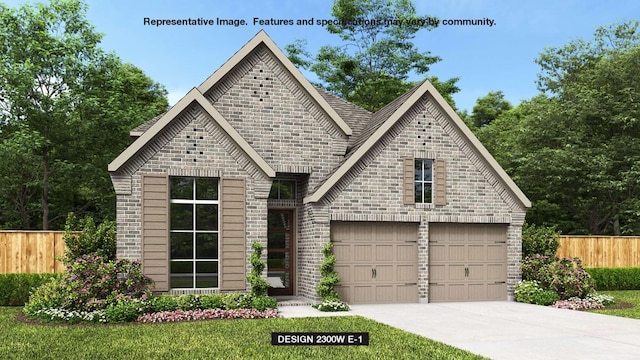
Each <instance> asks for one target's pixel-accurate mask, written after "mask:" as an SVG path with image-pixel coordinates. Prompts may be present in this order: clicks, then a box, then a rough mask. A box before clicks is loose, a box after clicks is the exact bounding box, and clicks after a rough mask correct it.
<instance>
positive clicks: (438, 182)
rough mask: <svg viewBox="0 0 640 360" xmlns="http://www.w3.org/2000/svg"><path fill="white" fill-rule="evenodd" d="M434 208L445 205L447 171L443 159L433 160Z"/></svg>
mask: <svg viewBox="0 0 640 360" xmlns="http://www.w3.org/2000/svg"><path fill="white" fill-rule="evenodd" d="M433 203H434V204H435V205H436V206H444V205H446V204H447V169H446V165H445V161H444V159H436V160H435V199H434V201H433Z"/></svg>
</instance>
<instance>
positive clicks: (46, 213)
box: [40, 153, 51, 230]
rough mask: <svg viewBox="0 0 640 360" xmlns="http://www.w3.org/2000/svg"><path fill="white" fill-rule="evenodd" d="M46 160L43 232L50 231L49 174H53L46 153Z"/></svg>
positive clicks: (42, 199)
mask: <svg viewBox="0 0 640 360" xmlns="http://www.w3.org/2000/svg"><path fill="white" fill-rule="evenodd" d="M43 159H44V176H43V178H42V198H40V203H41V204H42V230H49V174H50V172H51V164H50V162H49V154H47V153H45V154H44V156H43Z"/></svg>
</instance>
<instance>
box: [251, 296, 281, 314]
mask: <svg viewBox="0 0 640 360" xmlns="http://www.w3.org/2000/svg"><path fill="white" fill-rule="evenodd" d="M251 308H252V309H256V310H260V311H265V310H267V309H277V308H278V301H277V300H276V299H274V298H272V297H270V296H266V295H262V296H252V297H251Z"/></svg>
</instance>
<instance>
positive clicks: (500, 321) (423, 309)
mask: <svg viewBox="0 0 640 360" xmlns="http://www.w3.org/2000/svg"><path fill="white" fill-rule="evenodd" d="M281 311H282V314H283V316H284V317H298V316H326V315H336V314H338V313H321V312H319V311H317V310H315V309H313V308H311V307H299V306H291V307H282V308H281ZM341 314H344V315H359V316H363V317H366V318H369V319H373V320H375V321H378V322H381V323H384V324H387V325H391V326H393V327H396V328H399V329H403V330H406V331H409V332H412V333H415V334H418V335H422V336H425V337H427V338H430V339H433V340H437V341H441V342H444V343H446V344H449V345H453V346H455V347H458V348H461V349H465V350H469V351H471V352H473V353H476V354H480V355H484V356H487V357H489V358H492V359H509V360H511V359H563V360H568V359H634V360H635V359H640V320H634V319H626V318H620V317H615V316H607V315H600V314H594V313H587V312H581V311H572V310H563V309H552V308H548V307H544V306H537V305H529V304H521V303H516V302H506V301H505V302H473V303H440V304H398V305H353V306H352V311H350V312H348V313H341ZM353 331H358V329H353Z"/></svg>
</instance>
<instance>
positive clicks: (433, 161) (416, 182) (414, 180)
mask: <svg viewBox="0 0 640 360" xmlns="http://www.w3.org/2000/svg"><path fill="white" fill-rule="evenodd" d="M416 160H417V161H420V163H421V164H422V169H421V172H422V173H424V162H425V160H429V161H431V180H430V181H427V180H422V179H421V180H416V179H415V175H414V178H413V184H414V185H413V186H414V190H413V191H414V192H415V185H416V184H418V183H419V184H421V185H422V190H423V191H422V199H421V200H422V201H420V202H416V204H433V191H434V186H433V183H434V181H433V166H434V164H435V160H434V159H419V158H418V159H415V160H414V169H415V161H416ZM423 178H424V176H423ZM425 184H430V185H431V201H429V202H425V201H424V185H425ZM413 197H414V198H415V193H414V196H413Z"/></svg>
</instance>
